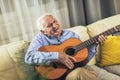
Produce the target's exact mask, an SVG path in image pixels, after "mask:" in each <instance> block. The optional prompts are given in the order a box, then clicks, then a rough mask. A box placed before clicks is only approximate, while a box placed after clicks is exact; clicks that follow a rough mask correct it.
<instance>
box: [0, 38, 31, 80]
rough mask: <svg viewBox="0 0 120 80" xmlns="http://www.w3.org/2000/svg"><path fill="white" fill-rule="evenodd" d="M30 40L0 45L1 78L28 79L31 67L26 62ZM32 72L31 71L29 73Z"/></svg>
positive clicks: (10, 79) (11, 79)
mask: <svg viewBox="0 0 120 80" xmlns="http://www.w3.org/2000/svg"><path fill="white" fill-rule="evenodd" d="M27 48H28V42H26V41H23V40H22V41H16V42H13V43H10V44H6V45H4V46H0V80H26V78H27V75H28V74H27V73H28V72H27V71H28V69H29V67H27V65H26V64H25V63H24V54H25V53H26V50H27ZM29 74H30V73H29Z"/></svg>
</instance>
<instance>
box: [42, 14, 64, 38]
mask: <svg viewBox="0 0 120 80" xmlns="http://www.w3.org/2000/svg"><path fill="white" fill-rule="evenodd" d="M42 24H43V30H41V32H42V33H43V34H45V35H48V36H57V37H58V36H60V34H61V32H62V29H61V25H60V23H59V22H58V21H57V20H56V19H55V18H54V17H53V16H46V17H44V18H43V19H42Z"/></svg>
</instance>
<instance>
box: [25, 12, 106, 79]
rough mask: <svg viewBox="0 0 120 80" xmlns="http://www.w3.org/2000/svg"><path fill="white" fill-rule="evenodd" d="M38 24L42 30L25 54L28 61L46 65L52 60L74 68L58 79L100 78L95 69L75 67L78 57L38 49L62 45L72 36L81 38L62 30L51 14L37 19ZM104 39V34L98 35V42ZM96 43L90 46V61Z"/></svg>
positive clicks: (94, 51) (70, 68)
mask: <svg viewBox="0 0 120 80" xmlns="http://www.w3.org/2000/svg"><path fill="white" fill-rule="evenodd" d="M37 26H38V28H39V30H40V33H39V34H37V35H36V36H35V37H34V38H33V39H32V41H31V44H30V46H29V48H28V51H27V53H26V55H25V62H26V63H28V64H34V65H41V66H44V65H49V64H50V63H52V62H53V63H54V62H57V63H61V64H63V65H64V66H66V67H67V68H68V69H69V70H72V71H71V72H70V73H68V74H64V75H63V76H62V77H60V78H59V79H57V80H99V79H98V78H97V76H96V75H95V73H94V71H91V72H90V71H89V70H92V69H89V68H88V67H86V66H85V67H82V68H80V67H78V68H76V69H73V68H74V63H75V62H76V59H75V58H74V57H73V56H70V55H68V54H66V53H65V52H62V51H61V52H57V51H53V52H45V51H38V49H39V48H41V47H44V46H48V45H60V44H61V43H63V42H64V41H65V40H67V39H70V38H77V39H80V37H79V36H78V35H77V34H75V33H74V32H72V31H69V30H62V27H61V25H60V23H59V22H58V21H57V20H56V18H55V17H53V15H51V14H44V15H43V16H42V17H40V18H39V19H38V20H37ZM104 40H105V37H104V36H103V35H101V36H99V37H98V42H100V43H102V42H103V41H104ZM98 42H96V43H98ZM96 45H97V44H93V45H91V46H89V47H88V52H89V54H88V61H89V60H90V59H91V58H92V57H93V56H94V55H95V53H96ZM81 71H82V72H81ZM87 71H88V72H87ZM86 72H87V74H86ZM88 73H89V74H88ZM71 75H72V76H71Z"/></svg>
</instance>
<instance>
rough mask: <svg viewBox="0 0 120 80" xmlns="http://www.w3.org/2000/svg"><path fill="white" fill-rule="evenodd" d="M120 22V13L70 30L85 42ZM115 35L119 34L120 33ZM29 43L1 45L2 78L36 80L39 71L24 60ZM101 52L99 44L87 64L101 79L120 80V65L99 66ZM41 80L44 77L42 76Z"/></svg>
mask: <svg viewBox="0 0 120 80" xmlns="http://www.w3.org/2000/svg"><path fill="white" fill-rule="evenodd" d="M119 24H120V14H118V15H114V16H111V17H108V18H105V19H102V20H99V21H96V22H94V23H92V24H89V25H87V26H82V25H80V26H75V27H71V28H68V30H71V31H74V32H75V33H77V34H78V35H80V39H81V41H83V42H84V41H85V40H87V39H90V38H91V37H94V36H96V35H98V34H100V33H102V32H103V31H106V30H108V29H110V28H112V27H114V26H116V25H119ZM114 35H117V36H119V33H116V34H114ZM29 44H30V42H29V41H25V40H20V41H16V42H11V43H8V44H4V45H1V46H0V80H35V79H34V76H36V74H37V72H36V71H35V69H34V66H32V65H28V64H26V63H25V62H24V55H25V53H26V51H27V48H28V46H29ZM100 54H101V49H100V46H98V47H97V53H96V55H95V56H94V57H93V58H92V60H91V61H89V62H88V63H87V65H89V66H90V67H92V68H93V69H94V70H95V71H96V72H97V74H98V77H99V78H100V80H120V65H119V64H118V65H111V66H106V67H101V66H98V65H97V63H99V61H100ZM40 78H41V77H40ZM40 80H43V79H42V78H41V79H40ZM93 80H94V79H93Z"/></svg>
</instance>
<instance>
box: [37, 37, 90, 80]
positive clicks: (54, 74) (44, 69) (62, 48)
mask: <svg viewBox="0 0 120 80" xmlns="http://www.w3.org/2000/svg"><path fill="white" fill-rule="evenodd" d="M80 43H81V41H80V40H78V39H77V38H70V39H67V40H66V41H64V42H63V43H62V44H60V45H51V46H44V47H41V48H40V49H39V51H41V52H42V51H43V52H66V50H67V49H68V48H71V47H74V46H76V45H78V44H80ZM71 56H73V57H74V58H75V59H76V60H77V62H76V63H79V64H81V65H82V63H80V62H82V61H84V60H86V59H87V57H88V50H87V48H83V49H82V50H80V51H77V52H76V53H74V54H73V55H71ZM35 68H36V69H37V71H38V72H39V74H40V75H42V76H45V77H46V78H47V79H58V78H60V77H61V76H63V75H64V74H65V73H66V72H67V71H68V68H67V67H66V66H64V65H63V64H61V63H57V62H56V63H53V64H51V65H49V66H47V65H45V66H44V65H43V66H35Z"/></svg>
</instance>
